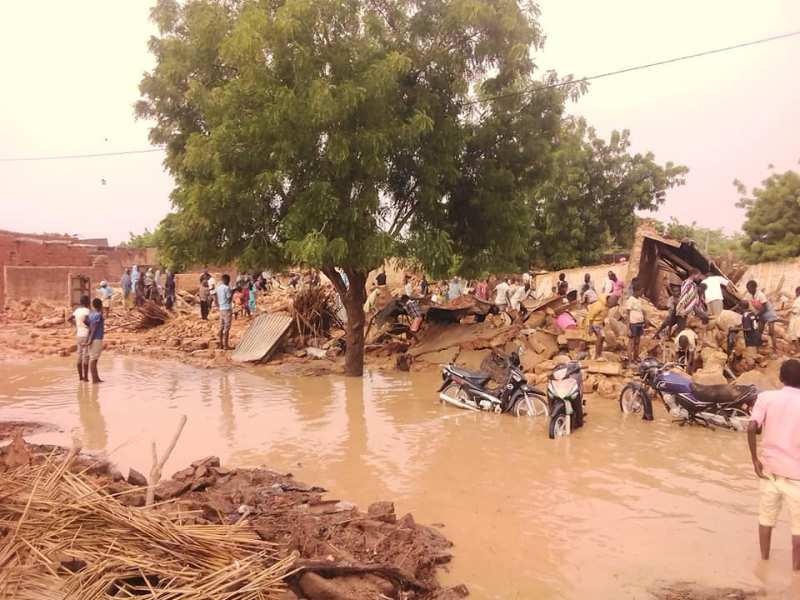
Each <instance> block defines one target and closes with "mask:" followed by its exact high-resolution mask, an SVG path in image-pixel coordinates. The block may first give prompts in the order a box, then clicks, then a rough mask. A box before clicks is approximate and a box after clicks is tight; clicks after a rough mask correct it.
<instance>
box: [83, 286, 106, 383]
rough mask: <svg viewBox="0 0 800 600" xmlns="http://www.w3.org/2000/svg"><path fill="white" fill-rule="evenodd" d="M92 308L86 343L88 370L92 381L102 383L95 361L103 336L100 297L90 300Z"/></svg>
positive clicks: (98, 356) (101, 350)
mask: <svg viewBox="0 0 800 600" xmlns="http://www.w3.org/2000/svg"><path fill="white" fill-rule="evenodd" d="M92 308H93V309H94V310H92V312H91V313H89V335H88V337H87V341H86V343H87V344H88V346H89V372H90V373H91V374H92V383H103V380H102V379H100V376H99V375H98V374H97V361H98V360H99V359H100V354H101V353H102V352H103V338H104V337H105V319H103V301H102V300H100V298H95V299H94V300H92Z"/></svg>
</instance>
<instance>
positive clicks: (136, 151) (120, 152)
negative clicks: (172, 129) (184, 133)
mask: <svg viewBox="0 0 800 600" xmlns="http://www.w3.org/2000/svg"><path fill="white" fill-rule="evenodd" d="M163 150H164V148H163V147H160V148H145V149H142V150H121V151H119V152H96V153H94V154H62V155H60V156H25V157H20V158H0V162H20V161H28V160H64V159H69V158H97V157H99V156H122V155H124V154H146V153H148V152H161V151H163Z"/></svg>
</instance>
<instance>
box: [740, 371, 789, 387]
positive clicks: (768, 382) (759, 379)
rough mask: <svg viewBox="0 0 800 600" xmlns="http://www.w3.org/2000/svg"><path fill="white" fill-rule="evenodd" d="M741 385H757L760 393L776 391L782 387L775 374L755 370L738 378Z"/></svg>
mask: <svg viewBox="0 0 800 600" xmlns="http://www.w3.org/2000/svg"><path fill="white" fill-rule="evenodd" d="M736 383H737V384H739V385H755V386H756V387H757V388H758V391H760V392H762V391H764V390H775V389H778V388H779V387H781V381H780V379H779V378H778V377H777V374H776V373H775V372H771V371H762V370H760V369H753V370H752V371H747V372H745V373H742V374H741V375H739V377H737V378H736Z"/></svg>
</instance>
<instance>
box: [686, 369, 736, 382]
mask: <svg viewBox="0 0 800 600" xmlns="http://www.w3.org/2000/svg"><path fill="white" fill-rule="evenodd" d="M692 380H693V381H694V382H695V383H699V384H701V385H720V384H725V383H728V380H727V379H725V376H724V375H723V374H722V369H721V368H715V367H712V368H705V367H704V368H702V369H700V370H699V371H695V372H694V374H693V375H692Z"/></svg>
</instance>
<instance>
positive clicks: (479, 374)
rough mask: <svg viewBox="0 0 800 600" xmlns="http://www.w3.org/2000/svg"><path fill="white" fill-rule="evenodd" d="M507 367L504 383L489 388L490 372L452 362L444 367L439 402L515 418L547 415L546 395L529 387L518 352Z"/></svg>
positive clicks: (507, 361)
mask: <svg viewBox="0 0 800 600" xmlns="http://www.w3.org/2000/svg"><path fill="white" fill-rule="evenodd" d="M506 367H507V375H506V377H505V381H504V382H503V383H502V384H500V385H499V386H497V387H496V388H491V387H489V385H488V384H489V381H490V380H491V379H492V375H491V373H488V372H485V371H471V370H469V369H464V368H463V367H458V366H456V365H454V364H452V363H450V364H448V365H444V366H443V367H442V380H443V381H442V385H441V387H440V388H439V400H440V401H442V402H446V403H447V404H452V405H453V406H457V407H458V408H464V409H466V410H472V411H486V412H496V413H508V414H512V415H514V416H515V417H536V416H539V415H547V405H546V404H545V403H544V400H543V398H544V396H545V395H544V393H543V392H541V391H539V390H537V389H536V388H534V387H533V386H531V385H528V381H527V380H526V379H525V376H524V375H523V374H522V371H521V369H520V362H519V355H518V354H517V353H516V352H513V353H512V354H511V356H510V357H509V358H508V359H507V360H506Z"/></svg>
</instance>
